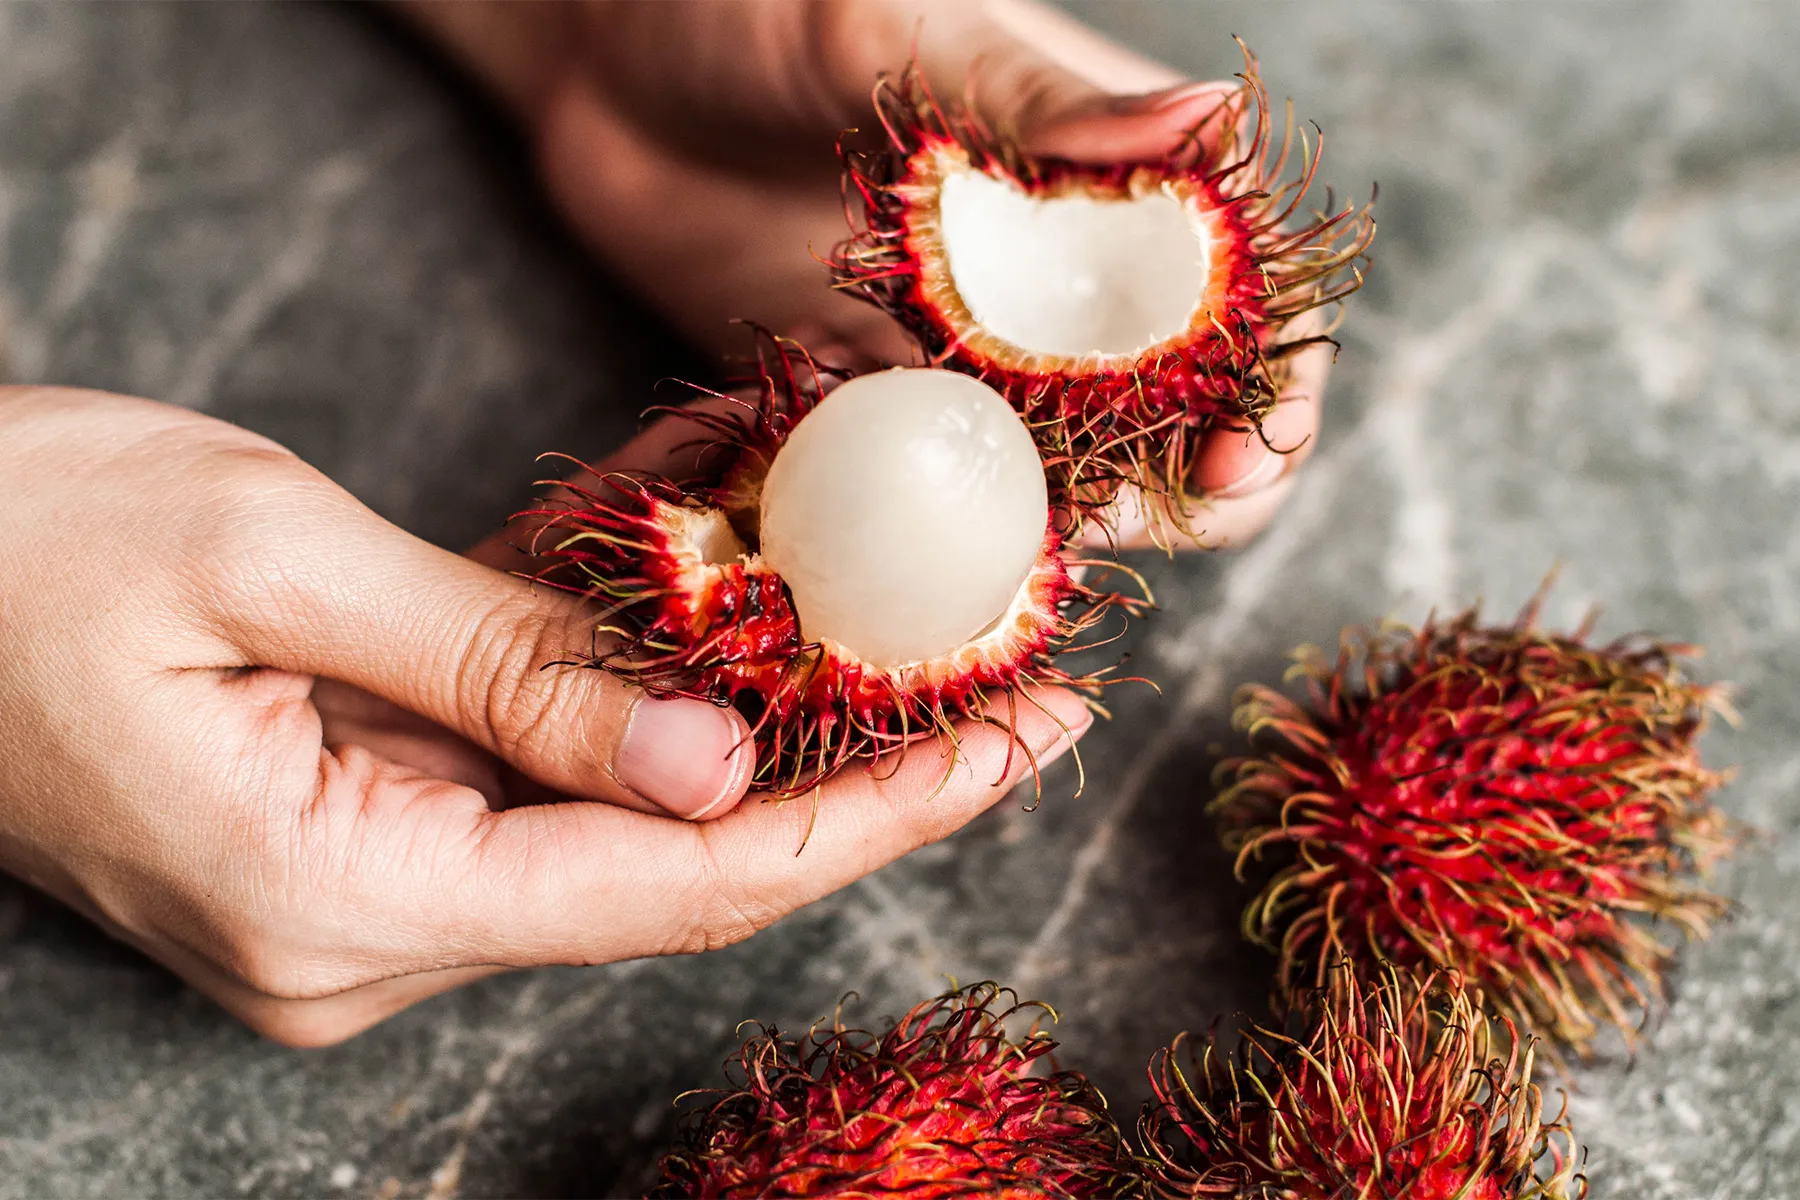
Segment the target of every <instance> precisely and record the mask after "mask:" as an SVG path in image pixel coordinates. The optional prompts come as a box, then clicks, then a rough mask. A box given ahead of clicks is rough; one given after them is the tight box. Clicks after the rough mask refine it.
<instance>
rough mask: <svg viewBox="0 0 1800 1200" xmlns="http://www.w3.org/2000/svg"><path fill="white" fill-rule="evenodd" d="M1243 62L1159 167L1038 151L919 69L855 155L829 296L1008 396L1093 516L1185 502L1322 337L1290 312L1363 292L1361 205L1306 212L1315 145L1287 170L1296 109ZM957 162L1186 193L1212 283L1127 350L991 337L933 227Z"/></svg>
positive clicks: (1042, 180) (882, 107)
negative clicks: (1278, 99) (1202, 447)
mask: <svg viewBox="0 0 1800 1200" xmlns="http://www.w3.org/2000/svg"><path fill="white" fill-rule="evenodd" d="M1245 61H1246V66H1245V70H1244V71H1243V72H1242V74H1241V75H1240V78H1241V79H1242V80H1243V84H1244V86H1243V88H1242V89H1241V90H1240V91H1239V92H1237V93H1236V94H1234V95H1232V96H1231V97H1229V98H1227V99H1225V100H1223V101H1222V102H1221V103H1220V105H1219V107H1218V108H1217V109H1216V110H1214V112H1213V113H1212V114H1211V115H1210V116H1208V117H1207V118H1205V119H1204V120H1203V121H1202V122H1201V123H1200V124H1199V125H1198V126H1197V127H1196V128H1195V129H1194V130H1193V131H1192V133H1191V135H1190V136H1189V137H1188V138H1187V139H1186V140H1185V141H1184V143H1183V144H1182V145H1181V146H1180V147H1179V148H1177V149H1176V150H1174V151H1173V152H1171V153H1170V154H1169V155H1167V156H1166V157H1165V158H1164V159H1163V160H1161V161H1160V162H1150V163H1119V164H1114V165H1110V166H1095V165H1090V164H1086V163H1077V162H1073V161H1069V160H1065V159H1057V158H1045V157H1034V156H1032V155H1028V154H1026V153H1025V152H1024V151H1023V150H1022V149H1021V148H1020V146H1019V145H1018V143H1017V141H1016V139H1015V138H1013V137H1011V136H1009V135H1007V134H1005V133H999V132H996V131H993V130H991V129H989V128H988V127H987V126H986V125H985V124H983V122H982V121H981V119H980V117H979V116H978V115H977V114H975V113H974V112H971V111H969V110H968V109H967V108H966V107H962V106H951V105H944V104H940V103H939V101H938V100H937V98H936V97H934V96H933V95H932V94H931V92H930V90H929V89H928V88H927V86H926V85H925V83H924V81H923V79H922V78H921V77H920V76H919V75H918V74H917V72H914V71H909V72H907V73H905V74H903V75H902V76H900V77H899V78H898V79H896V80H886V81H884V82H883V83H882V84H881V86H880V87H878V88H877V90H876V93H875V103H876V107H877V110H878V112H879V113H880V116H881V120H882V124H883V126H884V128H885V130H886V134H887V139H888V145H887V147H886V148H885V149H884V150H882V151H880V152H877V153H872V154H863V153H854V152H851V153H847V154H846V155H845V163H846V191H847V194H849V195H851V196H852V197H853V198H854V201H855V203H854V204H853V205H852V206H851V208H852V211H851V214H850V215H851V223H852V230H853V233H852V236H851V237H850V238H849V239H848V240H847V241H846V242H844V243H843V244H842V245H840V246H839V247H838V248H837V250H836V252H835V253H834V255H833V257H832V267H833V273H834V276H835V279H836V282H837V286H838V287H840V288H842V289H844V290H846V291H848V292H849V293H850V294H852V295H856V296H858V297H860V298H862V299H865V300H867V301H869V302H870V303H873V304H875V305H877V306H878V307H880V308H882V309H884V310H885V311H887V312H888V313H889V314H890V315H892V316H893V317H894V318H895V319H896V320H898V321H899V322H900V323H901V324H902V325H903V326H904V327H905V328H907V329H908V330H909V331H910V332H911V333H912V334H913V335H914V336H915V337H916V338H917V339H918V340H919V342H920V344H921V345H922V347H923V348H924V351H925V353H926V355H927V356H928V358H929V359H930V360H931V361H932V362H933V363H934V364H938V365H943V366H947V367H951V368H953V369H956V370H960V371H963V372H966V373H968V374H972V375H976V376H978V377H979V378H981V379H983V380H985V381H986V382H987V383H989V384H990V385H992V386H993V387H994V388H996V389H997V390H999V391H1001V392H1003V393H1004V394H1006V395H1007V396H1008V397H1009V398H1010V399H1011V400H1012V402H1013V403H1014V405H1015V406H1017V407H1018V408H1019V410H1020V411H1021V412H1022V413H1023V414H1024V416H1025V417H1026V420H1027V422H1028V424H1030V425H1031V426H1032V429H1033V432H1034V433H1035V434H1036V435H1037V436H1038V438H1039V442H1040V445H1041V446H1042V447H1043V450H1044V456H1045V460H1046V463H1047V464H1048V465H1049V467H1050V468H1051V474H1052V479H1053V482H1054V483H1056V484H1058V485H1060V488H1061V490H1062V492H1063V493H1065V494H1066V495H1068V496H1069V497H1070V498H1071V499H1073V500H1075V501H1077V502H1079V503H1080V504H1081V505H1082V506H1083V507H1084V508H1089V509H1092V508H1095V507H1098V506H1099V505H1100V504H1103V503H1104V502H1105V501H1107V500H1109V499H1110V498H1111V497H1112V495H1113V494H1114V493H1115V492H1116V491H1117V489H1118V487H1119V486H1120V485H1122V484H1125V483H1131V484H1136V485H1138V486H1140V487H1143V488H1145V489H1147V490H1149V491H1152V492H1154V493H1156V494H1159V495H1163V496H1168V497H1172V498H1175V499H1178V500H1179V499H1181V498H1182V497H1183V496H1184V495H1185V483H1186V480H1187V479H1188V478H1189V475H1190V473H1191V470H1192V468H1193V466H1194V463H1195V461H1196V455H1197V453H1198V449H1199V439H1200V436H1201V435H1202V434H1203V433H1204V432H1205V431H1207V430H1208V429H1212V428H1218V427H1228V428H1233V429H1241V430H1245V431H1248V430H1252V429H1258V428H1260V426H1261V422H1262V419H1263V417H1265V416H1266V415H1267V414H1268V413H1269V411H1270V410H1271V409H1272V408H1273V407H1274V405H1275V403H1276V401H1277V400H1278V398H1279V397H1280V396H1281V394H1282V392H1283V390H1284V388H1285V387H1286V386H1287V384H1288V382H1289V378H1288V376H1289V371H1288V364H1289V360H1290V359H1291V358H1292V356H1293V355H1294V354H1295V353H1297V352H1298V351H1299V350H1301V349H1304V348H1305V347H1307V346H1309V345H1316V344H1318V343H1321V342H1324V341H1328V340H1329V339H1328V336H1327V334H1326V333H1324V332H1319V331H1318V330H1317V329H1313V330H1307V331H1302V330H1301V329H1300V328H1299V327H1298V326H1297V325H1296V324H1295V318H1297V317H1299V316H1301V314H1303V313H1307V312H1310V311H1312V310H1315V309H1318V308H1320V307H1322V306H1325V305H1329V304H1332V303H1334V302H1335V301H1338V300H1341V299H1342V298H1343V297H1345V296H1347V295H1348V294H1349V293H1350V292H1352V291H1354V290H1355V289H1356V288H1357V287H1358V286H1360V285H1361V282H1362V275H1361V272H1360V270H1359V268H1358V265H1357V264H1358V262H1359V260H1361V259H1362V258H1363V257H1364V254H1365V251H1366V250H1367V248H1368V245H1369V243H1370V241H1371V240H1372V239H1373V237H1374V232H1375V224H1374V220H1373V217H1372V216H1371V215H1370V210H1369V206H1368V205H1363V206H1360V207H1358V206H1355V205H1346V206H1345V207H1343V208H1334V207H1333V201H1332V199H1331V198H1330V197H1329V196H1328V197H1327V198H1326V203H1325V210H1324V211H1305V210H1303V208H1302V206H1303V203H1304V199H1305V196H1306V194H1307V193H1308V191H1309V190H1310V189H1311V187H1312V184H1313V181H1314V176H1315V174H1316V171H1317V168H1318V161H1319V159H1318V147H1319V145H1320V144H1321V143H1318V142H1307V141H1305V140H1304V139H1303V140H1302V144H1301V146H1300V149H1299V152H1298V159H1299V165H1298V170H1297V172H1296V173H1295V176H1294V177H1293V178H1284V176H1286V175H1287V174H1288V167H1289V164H1290V162H1292V161H1293V160H1294V158H1295V153H1294V130H1293V124H1292V118H1291V114H1290V116H1289V119H1288V122H1287V126H1286V132H1285V134H1284V135H1283V136H1282V137H1281V138H1279V139H1277V138H1275V137H1274V136H1273V132H1272V129H1271V122H1270V113H1269V99H1268V93H1267V91H1266V90H1265V89H1264V87H1263V83H1262V79H1261V77H1260V75H1259V74H1258V72H1257V64H1256V60H1255V58H1254V57H1253V56H1251V55H1250V53H1249V51H1248V50H1246V51H1245ZM961 169H974V170H979V171H984V172H987V173H988V174H990V175H992V176H994V177H996V178H999V179H1003V180H1005V181H1008V182H1010V183H1011V184H1013V185H1014V186H1015V187H1017V188H1019V189H1020V190H1022V191H1024V192H1026V193H1028V194H1031V195H1037V196H1055V195H1059V194H1063V193H1066V192H1070V191H1076V190H1079V191H1082V192H1085V193H1086V194H1089V195H1096V196H1117V197H1121V198H1124V197H1130V196H1136V195H1143V194H1144V193H1146V192H1148V191H1155V190H1167V191H1168V192H1169V193H1170V194H1172V195H1174V196H1176V197H1177V198H1178V199H1180V200H1181V201H1182V202H1183V203H1184V205H1185V206H1186V208H1187V209H1188V212H1189V214H1190V216H1192V217H1195V218H1197V219H1198V220H1200V221H1201V222H1202V223H1203V224H1204V226H1205V227H1206V229H1207V230H1208V231H1209V233H1210V235H1211V243H1210V252H1209V253H1210V261H1211V264H1212V272H1211V277H1210V283H1209V287H1208V289H1207V292H1206V295H1204V296H1203V297H1196V307H1195V310H1194V313H1193V316H1192V318H1191V319H1190V322H1189V326H1188V328H1187V329H1186V330H1185V331H1184V332H1182V333H1180V334H1177V335H1175V336H1174V337H1171V338H1170V339H1168V340H1166V341H1164V342H1161V343H1158V344H1156V345H1153V346H1149V347H1145V348H1144V349H1142V350H1141V351H1138V352H1136V353H1133V354H1117V355H1094V356H1087V357H1079V358H1078V357H1068V356H1060V355H1045V354H1038V353H1032V352H1029V351H1026V350H1023V349H1021V348H1020V347H1017V346H1014V345H1012V344H1011V343H1008V342H1005V341H1003V340H1001V339H999V338H997V337H995V336H993V335H992V334H990V333H988V332H987V331H986V330H984V329H983V328H981V326H980V325H979V324H978V323H977V322H976V321H975V319H974V318H973V317H972V315H971V314H970V313H969V311H968V309H967V308H966V306H965V305H964V304H963V302H962V300H961V299H960V297H959V296H958V295H957V292H956V288H955V285H954V282H953V279H952V275H951V272H950V269H949V264H948V260H947V256H946V253H945V250H944V246H943V243H942V238H941V236H940V235H939V233H938V229H939V222H938V219H937V205H938V196H939V188H940V185H941V184H942V182H943V179H944V178H945V175H946V173H947V172H949V171H953V170H961ZM1300 214H1303V215H1300ZM1297 215H1300V219H1299V220H1296V219H1295V218H1296V216H1297ZM1178 507H1179V506H1178Z"/></svg>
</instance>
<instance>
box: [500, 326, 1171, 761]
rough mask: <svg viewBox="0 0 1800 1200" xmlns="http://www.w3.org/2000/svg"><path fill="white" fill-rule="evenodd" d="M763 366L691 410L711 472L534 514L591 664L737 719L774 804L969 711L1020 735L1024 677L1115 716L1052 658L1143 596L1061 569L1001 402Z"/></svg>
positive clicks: (782, 358) (921, 377) (1011, 417)
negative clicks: (587, 618) (585, 601)
mask: <svg viewBox="0 0 1800 1200" xmlns="http://www.w3.org/2000/svg"><path fill="white" fill-rule="evenodd" d="M760 365H761V371H760V374H759V377H758V379H757V380H756V383H755V386H754V389H753V390H754V391H755V396H754V398H752V399H747V400H744V399H733V398H731V397H725V396H716V397H715V401H716V402H717V403H718V404H721V405H724V406H725V409H724V411H697V410H681V415H682V416H684V417H685V418H686V419H689V420H692V421H693V422H695V427H696V430H697V432H698V433H699V435H700V436H699V437H698V438H697V439H696V440H697V441H698V442H701V443H704V445H705V453H704V455H703V458H704V464H703V466H702V468H701V469H700V472H699V475H698V476H697V477H696V478H692V479H685V480H680V481H675V480H670V479H665V478H659V477H649V476H643V475H625V474H610V475H607V476H605V477H604V478H602V479H600V480H599V482H597V483H594V484H592V485H591V486H582V485H580V484H578V483H576V484H565V485H564V487H563V491H562V492H561V493H560V495H559V498H557V499H555V500H552V501H549V502H547V503H546V504H545V505H544V506H543V507H540V508H538V509H535V510H532V511H530V512H527V513H522V514H520V517H521V518H522V519H525V520H527V521H529V522H530V523H531V525H532V527H533V532H532V535H531V537H530V541H529V545H527V546H526V547H525V548H526V549H528V550H529V551H530V552H531V553H533V554H534V555H536V556H538V558H539V560H540V561H543V562H547V563H548V564H549V565H548V567H547V568H546V569H545V570H543V571H542V572H541V573H540V574H539V575H538V576H537V577H538V578H539V579H541V580H543V581H545V582H548V583H551V584H553V585H555V586H558V587H562V588H565V589H567V590H570V591H574V592H577V593H580V594H583V595H586V596H589V597H591V598H592V599H593V600H595V601H596V602H598V603H599V604H600V605H602V606H603V608H602V614H601V619H600V621H599V622H598V633H597V635H596V638H597V641H596V648H595V651H594V653H593V655H592V656H591V657H590V658H588V659H586V660H584V662H583V663H582V665H586V666H592V667H598V668H602V669H605V670H608V671H611V672H613V673H614V674H617V675H619V676H621V677H623V678H625V679H627V680H629V681H630V682H632V683H635V684H638V685H640V686H642V687H644V688H646V689H647V690H649V691H650V692H651V693H652V694H654V695H659V696H670V695H680V696H690V697H697V698H701V699H705V700H709V701H712V702H714V703H718V704H729V705H734V706H736V707H737V709H738V710H739V711H740V712H741V713H743V715H744V717H745V719H746V721H747V723H748V724H749V726H750V729H751V734H752V737H753V738H754V741H755V744H756V751H757V758H756V770H755V776H754V786H755V787H756V788H757V789H759V790H761V791H764V792H767V793H771V794H773V795H776V796H785V795H795V794H799V793H803V792H806V791H809V790H810V789H812V788H813V787H815V786H817V785H818V784H819V783H821V782H823V781H824V780H825V779H827V778H829V777H830V776H831V775H832V774H833V773H834V772H836V771H838V770H840V769H841V768H843V767H844V766H846V765H847V764H849V763H851V762H855V761H859V760H862V761H867V760H872V759H875V758H877V757H879V756H881V755H883V754H886V753H888V752H889V751H896V752H901V751H904V749H905V748H906V747H907V746H908V745H910V744H911V743H913V742H914V741H916V740H917V739H920V738H927V737H941V738H948V739H951V740H952V742H953V741H954V738H955V736H956V734H955V729H954V724H953V723H954V721H955V720H957V719H958V718H968V719H973V720H978V721H982V722H986V723H988V724H994V725H1000V726H1001V727H1003V728H1006V729H1008V730H1009V731H1010V730H1011V729H1012V728H1013V725H1014V720H1013V718H1014V717H1016V713H1017V705H1018V704H1019V702H1020V700H1021V698H1023V699H1024V700H1025V701H1026V702H1030V698H1029V693H1028V692H1027V691H1026V690H1025V689H1026V688H1027V687H1028V686H1030V685H1038V684H1053V685H1060V686H1064V687H1070V688H1074V689H1077V690H1079V691H1081V692H1083V693H1085V694H1086V695H1087V696H1088V698H1089V701H1090V703H1091V704H1092V705H1093V706H1094V707H1095V708H1096V709H1099V705H1098V701H1097V696H1098V694H1099V690H1100V688H1101V686H1102V684H1103V682H1105V681H1106V680H1105V679H1104V677H1105V675H1106V674H1107V672H1105V671H1100V672H1097V673H1086V674H1080V675H1076V674H1071V673H1070V672H1069V671H1066V670H1064V669H1062V668H1060V667H1058V666H1057V665H1056V656H1057V655H1058V654H1060V653H1062V652H1063V651H1065V650H1069V649H1072V648H1080V647H1077V646H1076V643H1078V642H1081V641H1082V640H1083V635H1084V634H1087V633H1089V632H1090V631H1093V630H1094V629H1095V627H1096V626H1097V625H1098V624H1099V623H1100V622H1101V621H1102V620H1103V619H1104V618H1105V617H1106V616H1107V614H1109V613H1111V612H1113V611H1115V610H1116V611H1118V612H1121V613H1133V612H1137V611H1141V610H1142V609H1143V608H1144V607H1145V606H1146V604H1147V600H1143V601H1140V600H1138V599H1135V598H1132V597H1128V596H1124V595H1120V594H1117V593H1110V592H1109V593H1102V592H1098V591H1095V590H1092V589H1090V588H1089V587H1086V586H1084V585H1083V584H1082V583H1080V582H1077V581H1076V579H1075V578H1074V577H1073V576H1072V575H1071V573H1070V569H1071V567H1075V566H1091V567H1094V568H1096V569H1099V570H1102V571H1104V570H1111V569H1119V570H1122V569H1123V568H1118V567H1117V566H1116V564H1109V563H1100V562H1091V563H1090V562H1086V561H1084V560H1074V559H1065V557H1064V556H1063V554H1062V552H1061V539H1060V537H1059V536H1058V534H1057V532H1056V531H1055V529H1054V527H1053V524H1052V522H1051V520H1050V514H1049V508H1048V503H1047V495H1046V490H1045V482H1044V475H1043V468H1042V464H1041V463H1040V461H1039V459H1038V457H1037V453H1036V449H1035V446H1034V443H1033V442H1032V440H1031V437H1030V435H1029V434H1028V433H1027V432H1026V431H1025V429H1024V426H1023V424H1022V423H1021V422H1020V420H1019V418H1018V416H1017V414H1016V413H1014V412H1013V411H1012V410H1011V409H1010V408H1009V407H1008V406H1007V405H1006V403H1005V401H1004V400H1003V399H1001V397H1000V396H999V395H997V394H996V393H995V392H994V391H993V390H992V389H991V388H988V387H987V386H985V385H983V384H982V383H980V382H979V381H978V380H975V379H972V378H970V377H967V376H963V375H958V374H956V373H953V372H948V371H939V370H926V369H895V370H890V371H881V372H875V373H871V374H867V375H862V376H858V377H855V378H851V379H848V380H845V381H842V382H838V380H839V379H841V378H842V377H841V376H836V375H834V374H833V373H831V372H827V371H824V370H822V369H820V368H818V367H816V366H815V365H814V363H813V362H812V360H811V359H810V358H809V357H808V356H807V355H806V353H805V352H804V351H803V350H801V349H800V348H799V347H797V346H796V345H794V344H793V343H791V342H788V341H785V340H783V339H774V338H764V340H763V343H762V358H761V360H760ZM833 382H836V383H837V386H835V387H832V386H829V385H830V384H832V383H833ZM1101 711H1103V710H1101ZM1015 746H1016V748H1017V749H1018V750H1019V752H1021V753H1024V754H1025V755H1027V758H1028V759H1029V758H1030V754H1031V752H1030V750H1029V748H1027V747H1025V746H1023V745H1022V744H1021V743H1017V742H1016V741H1015ZM954 762H955V755H954V754H952V755H950V756H949V765H947V767H946V777H948V771H949V766H950V765H954ZM1031 765H1032V768H1033V770H1034V772H1035V769H1036V764H1035V762H1032V763H1031Z"/></svg>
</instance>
